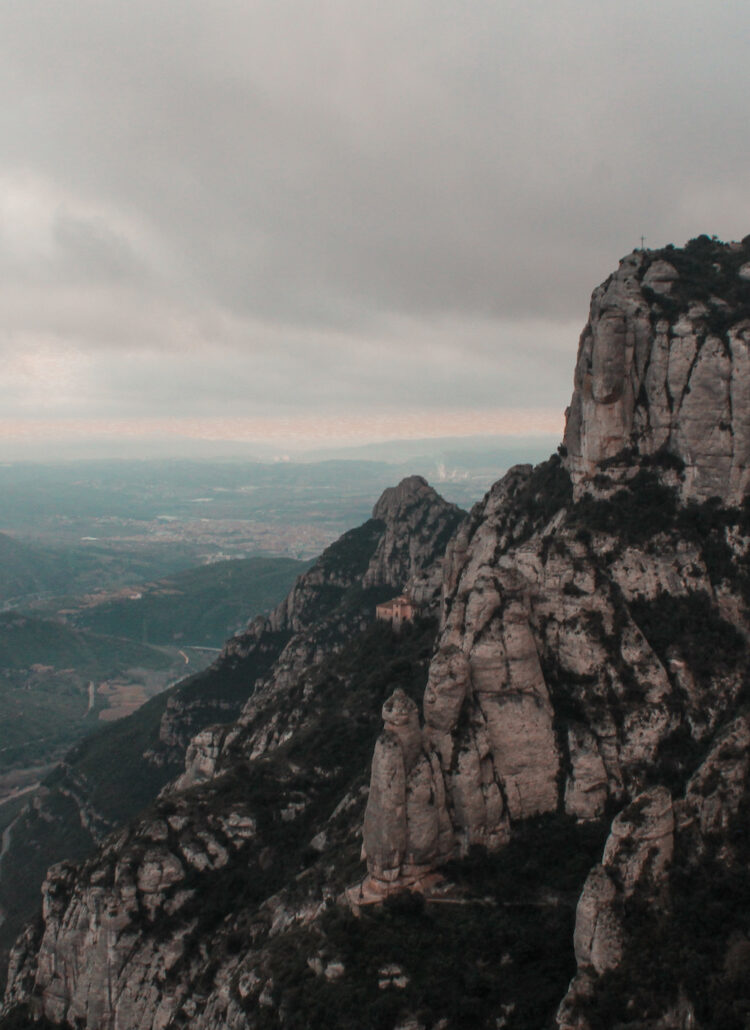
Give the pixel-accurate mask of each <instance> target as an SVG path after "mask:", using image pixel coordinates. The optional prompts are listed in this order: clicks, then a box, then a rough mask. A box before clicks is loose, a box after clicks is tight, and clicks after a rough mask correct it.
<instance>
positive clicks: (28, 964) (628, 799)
mask: <svg viewBox="0 0 750 1030" xmlns="http://www.w3.org/2000/svg"><path fill="white" fill-rule="evenodd" d="M749 273H750V239H747V240H746V241H743V243H742V244H729V245H724V244H720V243H719V242H718V241H716V240H711V239H708V238H707V237H701V238H699V239H697V240H695V241H691V243H690V244H688V245H687V246H686V247H685V248H684V249H680V250H677V249H674V248H666V249H665V250H664V251H660V252H649V251H637V252H635V253H633V254H631V255H628V256H627V257H626V258H625V259H623V261H622V262H621V264H620V267H619V269H618V270H617V271H616V272H615V273H614V274H613V275H612V276H611V277H610V278H609V279H608V280H607V282H606V283H604V284H603V285H602V286H601V287H599V288H598V289H597V290H596V291H595V292H594V295H593V298H592V305H591V313H590V318H589V322H588V324H587V326H586V328H585V329H584V332H583V335H582V337H581V342H580V347H579V354H578V361H577V365H576V371H575V387H574V393H573V398H572V401H571V405H570V408H569V411H568V416H567V426H566V433H565V441H564V445H563V446H561V448H560V451H559V453H558V454H557V455H555V456H553V457H552V458H551V459H550V460H549V461H548V462H546V463H544V464H542V465H540V466H538V467H537V468H535V469H532V468H531V467H530V466H518V467H516V468H513V469H511V470H510V471H508V472H507V474H506V475H505V476H504V477H503V478H502V479H501V480H500V481H499V482H498V483H496V484H495V486H494V487H493V488H492V489H491V490H490V491H489V493H488V494H487V495H486V497H485V498H484V500H483V501H482V502H480V503H479V504H478V505H476V506H475V508H474V510H473V511H472V512H471V515H470V516H469V517H468V518H466V519H462V518H461V515H460V513H458V512H457V511H456V510H455V509H453V508H452V507H451V506H449V505H446V504H445V503H444V502H442V501H441V500H440V499H439V498H437V496H436V495H435V494H434V492H433V491H431V490H430V488H429V487H428V486H427V484H426V483H424V481H423V480H420V479H418V478H416V477H413V478H412V479H410V480H407V481H405V482H404V483H402V484H401V486H399V487H398V488H395V489H394V490H393V491H387V492H386V494H385V495H384V497H383V498H382V499H381V501H380V502H379V504H378V505H377V506H376V509H375V512H374V519H373V520H372V521H371V522H370V523H367V524H366V525H365V526H364V527H361V528H360V529H359V530H355V531H353V532H352V533H351V534H347V535H346V536H345V537H344V538H342V540H341V541H339V544H338V545H334V548H332V549H330V551H329V552H327V553H326V555H324V556H323V557H322V558H321V560H320V562H319V563H317V565H316V566H315V567H314V568H313V569H311V570H310V572H309V573H307V574H306V576H304V577H302V579H301V580H300V581H299V582H298V584H297V586H296V587H295V589H294V590H293V591H292V593H291V594H290V597H289V599H288V601H287V602H286V603H285V604H284V605H282V606H280V608H279V609H277V610H276V612H275V613H273V615H271V616H270V617H269V619H267V620H265V621H259V622H257V623H256V624H254V625H253V626H252V627H251V628H250V629H249V630H248V632H247V633H246V634H244V635H243V636H241V637H240V638H237V639H235V640H234V641H232V642H230V644H229V645H228V648H227V654H228V655H230V656H233V658H234V660H235V661H236V662H237V663H238V668H239V667H241V665H242V662H243V661H245V660H246V659H247V656H248V655H251V654H252V653H254V649H255V648H257V647H259V646H261V645H262V642H263V641H266V642H268V641H269V640H271V639H273V640H275V641H276V644H277V645H278V652H277V656H276V658H275V661H274V664H273V668H272V669H271V671H270V673H269V674H268V675H266V676H263V677H261V678H259V679H258V681H257V682H256V683H254V684H249V685H248V689H249V697H248V700H247V703H246V705H245V707H244V709H243V712H242V715H241V717H240V719H239V720H238V721H236V722H234V723H232V724H230V725H228V726H222V727H214V728H210V729H208V730H206V729H203V730H202V731H201V732H200V733H199V734H198V735H197V736H195V737H194V739H193V740H192V742H191V743H190V745H189V747H188V749H187V761H186V768H185V772H184V774H183V776H182V777H181V778H180V779H179V780H177V781H176V782H175V783H173V784H172V785H171V786H170V787H169V788H168V789H167V790H166V791H164V792H163V793H162V796H161V797H160V799H159V800H158V801H157V802H156V803H155V805H154V806H153V807H152V809H151V810H150V811H149V812H148V813H147V814H146V815H144V817H143V818H142V819H141V820H140V821H139V822H136V823H135V824H134V825H132V826H130V827H128V828H126V829H121V830H120V831H118V833H116V834H115V835H113V836H110V837H109V838H108V839H107V840H106V841H105V842H104V844H103V845H102V847H101V849H100V851H99V853H98V854H97V855H96V856H95V857H94V858H92V859H91V860H90V861H89V862H87V863H85V864H84V865H83V866H81V867H78V868H75V867H72V866H70V865H63V866H58V867H56V868H53V869H52V870H50V874H49V877H48V880H47V883H46V884H45V888H44V911H43V914H42V918H41V920H40V921H39V922H37V923H36V924H33V925H31V926H30V927H29V928H28V929H27V931H26V933H25V935H24V936H23V937H22V938H21V939H20V940H19V942H18V943H17V945H16V948H15V950H14V954H13V959H12V963H11V968H10V972H9V978H8V988H7V993H6V1011H7V1012H9V1013H10V1012H12V1011H13V1010H15V1011H16V1013H24V1012H25V1013H30V1014H31V1015H32V1016H34V1015H38V1014H44V1015H45V1016H46V1017H47V1018H49V1019H52V1020H54V1021H56V1022H58V1023H59V1024H61V1025H64V1026H71V1027H73V1026H85V1027H86V1028H87V1030H99V1028H107V1030H129V1028H131V1027H135V1026H138V1027H144V1028H151V1030H156V1028H160V1030H161V1028H167V1027H178V1026H180V1027H191V1028H193V1030H198V1028H205V1030H214V1028H218V1027H228V1028H230V1030H252V1028H257V1030H266V1028H270V1027H281V1028H285V1027H290V1028H291V1027H293V1026H306V1027H310V1028H318V1027H320V1028H322V1027H326V1028H328V1027H342V1028H344V1027H347V1028H348V1027H354V1026H357V1027H359V1026H368V1027H369V1026H372V1027H377V1028H384V1030H397V1028H405V1027H414V1028H422V1030H437V1028H438V1027H440V1028H441V1030H449V1028H452V1027H462V1026H476V1027H495V1028H496V1027H499V1026H502V1027H507V1028H508V1030H514V1028H515V1030H530V1028H531V1027H533V1028H534V1030H540V1028H542V1027H552V1026H553V1025H557V1026H558V1027H559V1028H560V1030H611V1028H613V1027H616V1026H625V1025H628V1026H633V1027H635V1026H638V1027H653V1028H654V1030H656V1028H657V1027H659V1028H662V1030H668V1028H675V1030H678V1028H686V1027H695V1026H701V1027H703V1028H704V1030H719V1027H721V1030H732V1028H734V1027H736V1028H737V1030H740V1028H741V1027H743V1026H744V1025H746V1023H745V1022H744V1020H745V1019H746V1014H747V1012H748V1011H750V997H748V991H747V986H746V985H747V983H748V982H750V830H749V827H750V818H749V816H750V789H749V784H748V775H749V773H750V725H749V723H748V717H747V711H746V707H745V706H746V705H747V702H748V698H749V697H750V694H749V693H748V691H749V688H750V662H749V661H748V648H747V641H748V635H749V634H750V617H749V616H748V605H749V604H750V503H749V502H748V499H747V495H746V490H747V485H748V483H747V476H748V472H747V468H748V439H749V438H750V403H748V400H750V396H749V395H748V391H750V369H748V368H747V344H748V341H749V340H750V335H749V334H750V274H749ZM449 538H450V539H449ZM446 545H447V546H446ZM441 584H442V586H441ZM403 590H406V591H407V592H408V593H409V594H410V595H411V596H412V598H414V599H415V600H418V601H419V603H420V604H421V605H422V608H423V611H424V612H425V614H426V615H427V616H428V617H427V618H425V619H423V620H421V621H418V622H417V623H415V624H414V625H413V626H407V627H406V628H405V629H404V630H403V631H402V632H401V633H400V634H397V633H394V632H393V631H392V630H391V629H390V627H388V626H383V625H377V624H373V622H372V613H373V611H374V605H375V603H378V601H379V600H382V599H384V598H385V596H386V595H387V594H388V593H389V592H390V591H393V592H401V591H403ZM438 610H439V611H438ZM438 619H439V621H438ZM418 700H421V710H420V707H419V705H418V703H417V701H418ZM381 716H382V718H381ZM381 725H382V730H381ZM378 734H379V736H378ZM370 755H371V756H372V764H371V767H370V768H369V769H368V766H367V762H368V756H370ZM368 779H369V784H370V785H369V789H368V787H367V781H368ZM561 841H562V842H563V843H564V842H567V843H564V847H563V846H562V845H561V843H560V842H561ZM592 841H593V842H594V843H593V844H592ZM604 841H606V842H605V843H604V846H603V848H602V846H601V844H602V842H604ZM525 842H526V843H525ZM587 842H588V843H587ZM360 847H361V848H362V850H363V852H364V857H365V858H366V861H367V875H366V877H365V879H364V880H362V872H363V871H362V867H361V865H360V866H357V864H356V857H357V855H358V854H359V850H360ZM524 848H526V850H524ZM514 856H515V857H514ZM581 856H583V858H584V859H585V866H584V867H583V868H581V866H580V861H579V859H580V857H581ZM514 862H515V864H514ZM440 875H444V877H445V881H447V883H448V884H449V885H450V884H451V882H453V884H454V888H453V889H454V893H453V895H450V893H448V894H446V893H445V892H443V893H442V894H441V893H440V891H441V890H442V891H444V886H443V887H441V886H440V885H439V884H437V879H438V877H439V876H440ZM358 876H359V881H360V882H359V883H358V885H357V886H353V884H354V883H355V880H357V877H358ZM462 878H463V879H462ZM493 878H494V879H493ZM467 884H468V886H467ZM530 884H532V886H529V885H530ZM344 887H347V888H348V890H347V891H346V892H344V891H343V888H344ZM470 888H471V889H473V891H474V893H473V894H472V893H471V892H470ZM467 891H468V892H469V893H467ZM493 891H494V894H493ZM344 897H346V898H347V899H348V900H349V902H350V903H351V902H353V903H354V905H355V907H356V908H357V909H358V911H357V915H356V918H355V916H354V915H352V914H351V913H350V912H349V911H348V908H347V906H346V904H345V903H343V902H342V901H341V899H342V898H344ZM336 899H339V900H338V901H337V900H336ZM378 899H379V900H380V901H383V899H385V900H384V903H383V905H382V907H379V906H377V905H374V906H369V907H368V905H367V904H366V903H367V902H371V901H373V900H378ZM425 899H426V900H425ZM519 899H520V900H519ZM444 901H450V902H451V903H452V904H450V905H443V904H442V902H444ZM517 906H519V907H517ZM704 921H705V925H704ZM394 928H395V930H394ZM535 928H536V929H535ZM529 934H535V936H533V937H532V938H530V937H529V936H528V935H529ZM553 953H554V955H555V956H557V955H561V958H560V959H559V960H557V959H554V960H553V958H552V954H553ZM555 962H558V964H555ZM0 1025H1V1024H0Z"/></svg>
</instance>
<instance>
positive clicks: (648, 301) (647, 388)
mask: <svg viewBox="0 0 750 1030" xmlns="http://www.w3.org/2000/svg"><path fill="white" fill-rule="evenodd" d="M695 242H696V244H698V243H700V241H695ZM706 248H708V251H709V252H708V253H707V254H706V261H705V264H706V267H705V269H704V270H703V271H704V277H703V281H702V282H700V283H699V284H697V283H696V282H695V270H694V268H693V267H691V265H690V264H689V262H690V259H691V258H692V254H691V253H690V252H688V255H687V257H686V255H685V253H684V252H680V251H672V253H671V254H670V252H669V251H664V252H661V253H662V254H663V255H665V257H666V259H665V257H657V258H656V259H654V255H653V254H652V253H651V252H648V251H634V252H633V253H632V254H629V255H628V256H627V257H626V258H623V260H622V261H621V262H620V267H619V268H618V269H617V271H616V272H615V273H614V274H613V275H611V276H610V277H609V279H607V281H606V282H605V283H603V284H602V285H601V286H600V287H599V288H598V289H597V290H595V291H594V294H593V297H592V299H591V314H590V317H589V321H588V323H587V325H586V327H585V329H584V330H583V334H582V336H581V341H580V345H579V350H578V360H577V363H576V374H575V391H574V393H573V399H572V401H571V405H570V408H569V410H568V417H567V422H566V428H565V441H564V442H565V446H566V448H567V451H568V455H567V459H566V461H567V464H568V468H569V469H570V471H571V474H572V476H573V479H574V481H575V482H576V484H577V485H580V484H583V485H582V487H581V488H582V489H585V483H586V481H587V480H588V479H590V478H591V477H592V476H593V475H594V474H595V472H596V469H597V466H598V465H600V464H601V463H602V462H603V461H608V460H609V461H615V460H616V459H617V458H618V456H622V455H623V452H631V453H632V452H635V454H637V455H639V456H641V457H647V456H653V455H655V454H658V453H660V452H664V453H667V454H669V455H672V456H674V457H675V458H678V459H680V460H681V461H683V462H684V463H685V477H684V480H683V483H682V494H683V496H684V497H696V498H699V499H705V498H707V497H712V496H719V497H722V498H723V499H724V500H725V501H726V502H727V503H730V504H736V503H738V502H739V501H741V500H742V498H743V496H744V495H745V493H746V491H747V488H748V485H749V484H750V429H749V428H748V423H747V411H748V408H750V310H748V309H747V307H746V297H745V296H743V293H744V292H745V291H743V289H742V287H743V286H744V285H745V284H746V282H747V280H746V279H745V276H744V274H743V272H742V269H743V268H744V267H745V265H744V263H743V254H744V250H743V248H742V247H739V246H734V247H733V246H721V245H719V246H714V247H713V248H712V247H711V243H710V241H707V242H706V243H705V244H704V245H703V250H704V251H705V250H706ZM693 249H694V250H695V251H696V252H697V253H698V254H700V253H701V250H700V247H699V246H696V247H694V248H693ZM670 257H671V261H670V260H669V258H670ZM694 260H695V258H693V261H694ZM672 262H675V263H676V264H678V265H680V266H681V267H682V268H683V271H684V278H683V277H682V276H681V274H680V271H679V270H678V268H677V267H675V264H674V263H672ZM620 464H627V461H625V462H623V461H621V462H620Z"/></svg>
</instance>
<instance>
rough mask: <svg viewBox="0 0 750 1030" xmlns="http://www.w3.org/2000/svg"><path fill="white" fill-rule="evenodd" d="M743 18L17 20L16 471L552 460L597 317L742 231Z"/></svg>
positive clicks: (11, 15)
mask: <svg viewBox="0 0 750 1030" xmlns="http://www.w3.org/2000/svg"><path fill="white" fill-rule="evenodd" d="M746 29H747V8H746V5H744V4H743V3H741V2H739V0H730V2H728V3H725V4H722V5H720V6H719V7H717V6H715V5H711V6H709V5H707V4H705V3H701V2H698V0H692V2H691V0H688V2H685V0H682V2H680V3H679V4H678V3H676V2H675V0H665V2H664V3H662V4H659V5H658V6H654V5H652V4H646V3H645V2H643V0H635V2H634V3H631V4H629V5H627V6H622V5H621V6H616V5H610V4H596V5H594V4H591V3H587V2H585V0H562V2H558V3H555V4H549V3H541V4H537V5H532V6H529V5H518V4H501V5H470V4H469V5H462V6H460V7H456V5H451V4H446V3H442V2H438V3H435V2H434V0H433V2H431V3H427V2H426V0H405V2H404V0H400V2H399V3H395V2H393V0H385V2H383V3H381V4H378V5H371V4H363V3H359V2H356V0H355V2H351V0H347V2H346V3H344V2H341V0H324V2H317V3H315V4H312V3H309V2H307V0H302V2H298V3H294V4H290V3H287V2H284V0H281V2H278V0H276V2H274V3H270V2H266V0H261V2H259V3H256V4H252V5H247V4H242V3H240V2H239V0H217V2H216V3H214V4H211V5H210V6H207V5H205V4H203V3H199V2H197V0H183V2H182V3H181V4H180V5H179V6H175V5H171V4H156V5H154V4H150V3H146V2H145V0H128V2H127V3H126V2H125V0H112V2H111V3H107V4H101V3H98V2H96V0H80V2H77V3H75V4H60V3H56V2H53V0H35V2H33V3H23V4H5V5H3V7H2V10H0V58H1V59H0V85H2V87H3V95H4V97H5V98H6V101H5V104H4V105H3V107H2V109H1V110H2V123H1V125H0V128H1V130H2V134H1V138H2V141H3V146H2V150H1V152H0V271H2V277H1V278H0V304H2V310H3V322H2V331H1V332H0V355H1V356H2V360H3V371H4V374H3V379H2V383H1V384H0V460H8V459H9V458H10V457H11V456H12V455H13V454H19V453H22V452H25V453H41V452H43V451H44V450H45V448H47V449H49V450H50V452H54V453H56V454H75V453H81V450H82V449H84V450H85V448H87V447H88V448H91V449H93V450H96V451H97V453H109V454H112V455H115V454H117V453H122V452H123V450H127V452H128V453H140V454H142V455H144V456H148V455H149V453H152V452H153V450H154V448H161V447H163V446H170V447H173V448H174V449H175V450H176V451H177V452H180V453H182V452H183V451H185V450H187V451H189V450H190V449H191V448H193V449H198V450H202V449H205V448H208V449H210V448H212V447H213V446H214V444H217V443H219V444H221V445H222V446H226V447H228V448H232V447H234V446H235V444H238V445H239V446H243V447H244V446H251V445H253V443H252V442H253V441H261V443H262V444H263V445H264V446H266V445H267V446H269V447H271V448H278V449H279V450H280V451H284V450H286V449H288V448H301V447H305V446H312V447H314V448H316V447H317V448H320V447H326V446H344V445H345V444H347V443H353V444H360V443H366V442H372V441H377V440H388V439H409V438H431V437H445V436H472V435H476V434H482V433H490V434H501V435H510V436H522V437H523V436H529V437H530V436H535V435H540V434H541V435H553V436H559V435H561V432H562V419H563V412H564V409H565V406H566V405H567V404H568V402H569V400H570V394H571V389H572V377H573V366H574V362H575V354H576V349H577V343H578V338H579V334H580V331H581V329H582V327H583V325H584V323H585V321H586V316H587V310H588V301H589V296H590V294H591V291H592V289H594V287H596V286H597V284H598V283H600V282H601V281H602V280H603V279H605V278H606V277H607V275H609V274H610V272H611V271H612V270H613V269H614V268H615V267H616V265H617V262H618V260H619V259H620V258H621V257H622V256H623V255H625V254H627V253H629V252H630V251H632V250H633V249H634V248H635V247H638V246H640V245H641V237H642V236H645V239H646V246H647V247H660V246H664V245H666V244H668V243H674V244H677V245H681V244H683V243H684V242H685V241H686V240H688V239H690V238H691V237H694V236H697V235H699V234H701V233H709V234H716V235H718V236H720V237H722V238H724V239H737V238H741V237H743V236H744V235H745V234H746V233H747V232H748V229H750V195H749V194H748V191H747V168H748V164H749V163H750V162H749V161H748V158H749V157H750V153H749V151H750V141H749V140H748V135H747V132H746V131H745V127H746V111H745V108H746V99H745V98H746V96H747V92H748V89H747V87H748V70H747V60H746V52H745V51H746V46H745V41H746Z"/></svg>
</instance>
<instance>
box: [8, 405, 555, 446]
mask: <svg viewBox="0 0 750 1030" xmlns="http://www.w3.org/2000/svg"><path fill="white" fill-rule="evenodd" d="M547 434H553V435H554V434H557V435H561V434H562V416H561V414H560V412H559V411H551V410H547V409H541V408H524V409H515V410H504V411H453V412H440V413H439V414H437V413H435V412H420V411H414V412H409V413H398V414H394V413H388V414H382V415H364V416H360V415H329V416H325V415H303V416H297V417H281V416H280V417H275V418H252V417H249V418H248V417H246V418H220V417H211V418H141V419H56V420H51V419H0V445H1V444H2V443H3V442H5V443H23V442H35V441H42V440H45V439H55V440H57V441H58V442H62V441H71V442H72V441H81V440H86V439H89V438H99V439H107V438H109V439H120V440H122V439H130V440H138V439H141V440H146V439H165V438H168V439H175V438H180V439H182V440H208V441H213V442H217V441H218V442H220V441H227V442H243V441H247V442H252V441H258V442H261V441H263V442H269V443H278V444H289V445H293V446H297V447H301V448H304V447H305V446H306V445H309V446H316V445H319V444H329V443H331V444H333V443H336V444H341V443H349V442H351V443H369V442H371V441H375V440H408V439H413V440H416V439H430V438H436V437H447V436H455V437H460V436H475V435H499V436H537V435H547Z"/></svg>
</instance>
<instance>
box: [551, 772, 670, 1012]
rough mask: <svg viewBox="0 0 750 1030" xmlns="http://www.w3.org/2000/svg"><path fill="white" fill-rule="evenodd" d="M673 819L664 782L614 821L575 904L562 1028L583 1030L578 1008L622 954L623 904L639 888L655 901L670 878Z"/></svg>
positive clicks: (643, 895) (641, 892)
mask: <svg viewBox="0 0 750 1030" xmlns="http://www.w3.org/2000/svg"><path fill="white" fill-rule="evenodd" d="M674 832H675V819H674V810H673V807H672V798H671V796H670V794H669V791H668V790H667V789H666V788H665V787H655V788H653V789H651V790H649V791H646V792H644V793H643V794H640V795H639V796H638V797H637V798H635V800H634V801H633V802H632V803H631V804H630V805H628V807H627V808H625V809H624V810H623V811H622V812H620V814H619V815H618V816H616V818H615V819H614V821H613V823H612V828H611V831H610V835H609V838H608V840H607V843H606V845H605V848H604V856H603V858H602V861H601V864H600V865H596V866H594V868H593V869H592V870H591V872H590V873H589V875H588V878H587V879H586V883H585V884H584V887H583V893H582V894H581V897H580V899H579V902H578V907H577V909H576V925H575V933H574V935H573V944H574V948H575V956H576V962H577V964H578V973H577V975H576V977H575V978H574V980H573V982H572V983H571V985H570V987H569V989H568V994H567V995H566V997H565V999H564V1000H563V1002H562V1004H561V1006H560V1009H559V1011H558V1014H557V1025H558V1027H559V1028H560V1030H582V1028H583V1027H584V1026H586V1025H587V1024H586V1023H585V1021H584V1020H583V1019H582V1018H581V1017H580V1015H579V1013H578V1012H577V1008H578V1002H579V999H580V998H581V997H583V998H585V997H588V996H589V994H590V992H591V989H592V981H593V979H594V978H595V977H596V976H599V975H601V974H602V973H605V972H607V971H608V970H611V969H615V968H617V966H618V965H619V963H620V961H621V959H622V953H623V947H624V941H625V929H624V927H623V919H622V915H621V913H622V910H623V904H624V902H626V901H627V899H628V898H630V897H632V896H633V894H634V893H635V892H636V891H637V892H638V893H639V895H640V898H641V900H642V901H646V902H647V903H648V904H650V905H652V906H653V905H657V904H658V903H659V897H660V895H661V894H663V893H664V890H665V886H666V883H667V871H668V867H669V863H670V862H671V860H672V856H673V853H674Z"/></svg>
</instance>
